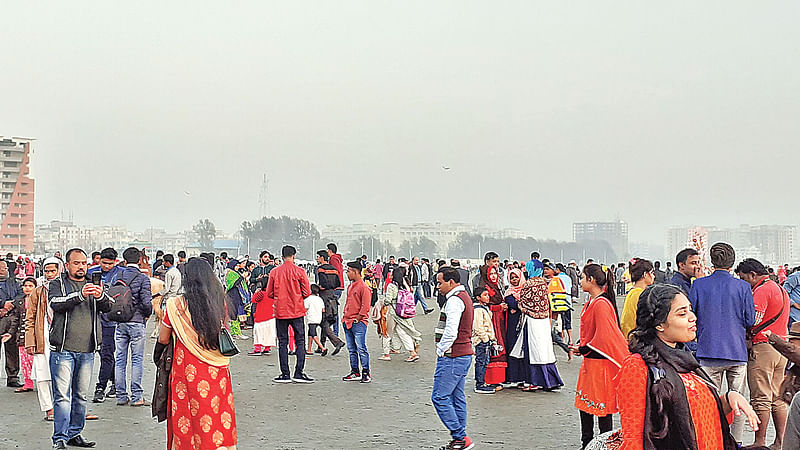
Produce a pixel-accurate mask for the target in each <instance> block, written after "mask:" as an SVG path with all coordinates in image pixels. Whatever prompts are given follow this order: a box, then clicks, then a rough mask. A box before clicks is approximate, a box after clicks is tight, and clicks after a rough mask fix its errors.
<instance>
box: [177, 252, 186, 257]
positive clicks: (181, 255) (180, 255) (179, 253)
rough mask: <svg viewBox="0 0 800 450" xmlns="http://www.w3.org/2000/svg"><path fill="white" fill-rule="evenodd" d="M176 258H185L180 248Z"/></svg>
mask: <svg viewBox="0 0 800 450" xmlns="http://www.w3.org/2000/svg"><path fill="white" fill-rule="evenodd" d="M178 258H186V252H185V251H183V250H181V251H179V252H178Z"/></svg>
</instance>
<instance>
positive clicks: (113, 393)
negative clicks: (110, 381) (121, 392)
mask: <svg viewBox="0 0 800 450" xmlns="http://www.w3.org/2000/svg"><path fill="white" fill-rule="evenodd" d="M116 396H117V388H115V387H114V386H111V388H109V389H108V392H107V393H106V398H115V397H116Z"/></svg>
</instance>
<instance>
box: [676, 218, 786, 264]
mask: <svg viewBox="0 0 800 450" xmlns="http://www.w3.org/2000/svg"><path fill="white" fill-rule="evenodd" d="M692 230H703V231H704V235H705V236H706V237H707V242H708V246H709V247H710V246H711V245H713V244H714V243H716V242H727V243H729V244H731V245H732V246H733V247H734V249H735V250H736V260H737V261H741V260H742V259H745V258H756V259H758V260H759V261H761V262H762V263H764V264H768V265H772V266H777V265H779V264H786V263H788V264H792V265H794V263H796V262H798V260H799V259H800V258H798V257H797V255H796V254H795V249H794V241H795V235H796V234H797V227H796V226H794V225H756V226H751V225H740V226H739V227H738V228H721V227H714V226H709V227H688V226H687V227H673V228H670V229H669V230H668V231H667V254H668V255H669V256H670V257H671V258H674V257H675V255H676V254H677V253H678V252H679V251H681V250H683V249H684V248H687V247H693V245H692V244H693V243H692V235H693V232H692Z"/></svg>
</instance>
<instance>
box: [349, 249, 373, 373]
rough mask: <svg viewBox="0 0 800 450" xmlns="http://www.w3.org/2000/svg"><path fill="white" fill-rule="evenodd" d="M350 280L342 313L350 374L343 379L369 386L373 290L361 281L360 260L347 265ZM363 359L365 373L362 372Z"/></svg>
mask: <svg viewBox="0 0 800 450" xmlns="http://www.w3.org/2000/svg"><path fill="white" fill-rule="evenodd" d="M347 279H348V280H350V286H348V287H347V301H346V302H345V304H344V312H343V313H342V324H343V325H344V337H345V340H346V341H347V351H349V352H350V374H349V375H347V376H346V377H343V378H342V380H344V381H360V382H362V383H369V382H370V381H372V375H370V372H369V351H368V350H367V324H368V323H369V321H368V319H369V308H370V301H371V300H372V290H371V289H370V288H369V287H367V285H366V284H365V283H364V280H362V279H361V263H360V262H359V261H351V262H349V263H347ZM359 360H360V362H361V366H360V369H361V370H359Z"/></svg>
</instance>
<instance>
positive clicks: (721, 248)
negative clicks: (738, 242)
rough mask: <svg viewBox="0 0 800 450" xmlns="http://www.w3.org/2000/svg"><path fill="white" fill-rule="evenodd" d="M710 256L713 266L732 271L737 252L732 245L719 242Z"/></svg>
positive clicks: (712, 247)
mask: <svg viewBox="0 0 800 450" xmlns="http://www.w3.org/2000/svg"><path fill="white" fill-rule="evenodd" d="M709 255H711V264H713V265H714V267H715V268H717V269H730V268H731V267H733V263H734V261H736V252H735V251H734V250H733V247H731V245H730V244H727V243H725V242H717V243H716V244H714V245H712V246H711V250H710V251H709Z"/></svg>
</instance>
